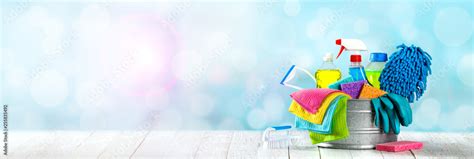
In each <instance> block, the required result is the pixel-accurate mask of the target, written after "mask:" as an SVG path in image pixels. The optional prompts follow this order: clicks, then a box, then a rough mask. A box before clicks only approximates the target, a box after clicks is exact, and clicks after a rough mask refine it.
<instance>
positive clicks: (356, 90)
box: [341, 80, 367, 99]
mask: <svg viewBox="0 0 474 159" xmlns="http://www.w3.org/2000/svg"><path fill="white" fill-rule="evenodd" d="M366 83H367V81H366V80H362V81H356V82H350V83H344V84H341V89H342V91H343V92H344V93H347V94H349V95H350V96H351V97H352V98H353V99H357V98H358V97H359V94H360V90H361V89H362V86H364V84H366Z"/></svg>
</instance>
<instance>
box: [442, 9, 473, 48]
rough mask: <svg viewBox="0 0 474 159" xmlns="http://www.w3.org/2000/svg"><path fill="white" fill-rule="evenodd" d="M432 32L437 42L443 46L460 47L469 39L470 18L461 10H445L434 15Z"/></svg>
mask: <svg viewBox="0 0 474 159" xmlns="http://www.w3.org/2000/svg"><path fill="white" fill-rule="evenodd" d="M433 30H434V33H435V35H436V37H437V38H438V40H440V41H441V42H442V43H443V44H445V45H447V46H460V45H462V44H464V43H465V42H466V41H467V40H469V39H470V38H471V35H472V18H471V16H470V15H469V13H468V12H467V11H466V10H464V9H462V8H458V7H449V8H445V9H442V10H441V11H439V12H438V14H437V15H436V18H435V20H434V24H433Z"/></svg>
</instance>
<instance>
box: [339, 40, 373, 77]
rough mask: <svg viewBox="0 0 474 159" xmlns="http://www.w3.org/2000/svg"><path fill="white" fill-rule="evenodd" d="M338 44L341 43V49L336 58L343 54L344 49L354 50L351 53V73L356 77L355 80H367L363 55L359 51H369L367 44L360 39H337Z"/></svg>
mask: <svg viewBox="0 0 474 159" xmlns="http://www.w3.org/2000/svg"><path fill="white" fill-rule="evenodd" d="M336 45H341V49H340V50H339V53H338V55H337V57H336V59H337V58H338V57H339V56H340V55H341V53H342V51H344V50H347V51H352V54H351V59H350V61H351V65H350V67H349V74H350V75H351V77H352V78H353V79H354V81H359V80H367V77H366V76H365V71H364V66H362V64H361V62H362V56H361V55H360V53H359V51H368V50H367V46H365V44H364V42H362V41H361V40H359V39H337V40H336Z"/></svg>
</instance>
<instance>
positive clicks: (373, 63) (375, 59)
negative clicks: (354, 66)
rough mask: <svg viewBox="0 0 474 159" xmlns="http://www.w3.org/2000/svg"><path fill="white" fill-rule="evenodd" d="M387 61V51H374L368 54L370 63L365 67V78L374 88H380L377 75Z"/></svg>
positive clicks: (378, 75) (380, 72)
mask: <svg viewBox="0 0 474 159" xmlns="http://www.w3.org/2000/svg"><path fill="white" fill-rule="evenodd" d="M386 62H387V53H383V52H374V53H371V54H370V63H369V64H368V65H367V67H366V69H365V73H366V75H367V80H368V81H369V83H370V84H371V85H372V86H374V87H375V88H380V82H379V77H380V74H382V70H383V68H384V67H385V63H386Z"/></svg>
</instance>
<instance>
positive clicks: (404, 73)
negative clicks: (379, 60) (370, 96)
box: [379, 44, 431, 103]
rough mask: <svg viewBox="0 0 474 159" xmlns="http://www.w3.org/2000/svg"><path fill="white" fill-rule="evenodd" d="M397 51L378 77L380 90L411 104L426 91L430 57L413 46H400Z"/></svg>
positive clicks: (429, 72) (429, 71)
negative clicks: (405, 99)
mask: <svg viewBox="0 0 474 159" xmlns="http://www.w3.org/2000/svg"><path fill="white" fill-rule="evenodd" d="M397 49H399V50H398V51H396V52H394V53H393V54H392V55H391V56H390V58H389V60H388V62H387V64H386V65H385V68H384V69H383V71H382V74H381V75H380V78H379V81H380V88H381V89H382V90H384V91H386V92H389V93H395V94H398V95H401V96H403V97H405V98H408V101H409V102H410V103H413V101H414V100H415V96H416V100H418V99H419V98H420V97H421V96H422V95H423V93H424V92H425V90H426V87H427V76H428V75H429V74H431V56H430V55H429V54H428V53H427V52H425V51H423V50H422V49H421V48H420V47H416V46H414V45H411V46H406V45H405V44H402V45H399V46H397Z"/></svg>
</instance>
